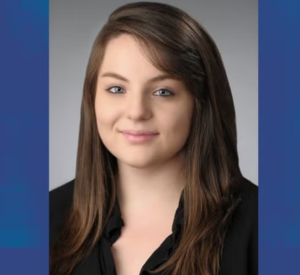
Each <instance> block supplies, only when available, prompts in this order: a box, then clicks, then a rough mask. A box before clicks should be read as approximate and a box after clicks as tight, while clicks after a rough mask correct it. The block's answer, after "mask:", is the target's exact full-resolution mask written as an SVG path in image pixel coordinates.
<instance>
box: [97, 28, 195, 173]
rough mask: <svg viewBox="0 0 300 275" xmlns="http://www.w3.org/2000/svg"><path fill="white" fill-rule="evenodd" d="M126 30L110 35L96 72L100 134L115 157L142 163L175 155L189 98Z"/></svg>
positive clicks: (185, 128)
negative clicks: (122, 32) (125, 32)
mask: <svg viewBox="0 0 300 275" xmlns="http://www.w3.org/2000/svg"><path fill="white" fill-rule="evenodd" d="M162 76H166V74H165V73H163V72H161V71H160V70H158V69H157V68H155V67H154V66H153V65H152V64H151V63H150V62H149V61H148V60H147V59H146V57H145V55H144V54H143V52H142V51H141V50H140V48H139V44H137V42H136V41H135V40H134V38H132V37H131V36H129V35H126V34H123V35H121V36H119V37H117V38H114V39H112V40H110V42H109V43H108V45H107V47H106V51H105V55H104V59H103V61H102V64H101V68H100V70H99V74H98V81H97V89H96V99H95V111H96V118H97V126H98V131H99V135H100V137H101V139H102V141H103V143H104V145H105V146H106V148H107V149H108V150H109V151H110V152H111V153H112V154H113V155H114V156H115V157H116V158H117V159H118V161H119V162H122V163H124V164H127V165H129V166H133V167H137V168H145V167H150V166H153V165H158V164H163V163H164V162H166V161H168V160H170V159H172V158H174V157H175V156H177V155H178V153H179V152H180V150H181V149H182V147H183V146H184V144H185V142H186V140H187V137H188V135H189V131H190V125H191V117H192V112H193V99H192V96H191V94H190V93H189V92H188V90H187V89H186V87H185V85H184V83H183V82H182V81H179V80H178V79H172V78H169V77H167V78H165V77H162Z"/></svg>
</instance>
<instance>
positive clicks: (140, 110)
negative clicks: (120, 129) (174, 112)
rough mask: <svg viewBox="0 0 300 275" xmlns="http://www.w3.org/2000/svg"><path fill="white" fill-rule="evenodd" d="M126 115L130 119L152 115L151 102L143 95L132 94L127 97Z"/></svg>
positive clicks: (141, 118) (147, 117)
mask: <svg viewBox="0 0 300 275" xmlns="http://www.w3.org/2000/svg"><path fill="white" fill-rule="evenodd" d="M127 100H128V102H127V105H126V112H127V117H128V118H129V119H131V120H146V119H149V118H150V117H151V116H152V111H151V106H150V105H151V104H150V102H149V99H147V98H146V96H145V95H143V94H139V95H137V94H136V93H135V94H132V95H131V96H130V97H128V98H127Z"/></svg>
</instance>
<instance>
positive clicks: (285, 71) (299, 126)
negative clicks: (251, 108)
mask: <svg viewBox="0 0 300 275" xmlns="http://www.w3.org/2000/svg"><path fill="white" fill-rule="evenodd" d="M259 185H260V189H259V271H260V272H259V274H262V275H269V274H273V275H275V274H280V275H282V274H300V269H299V260H300V2H299V1H291V0H285V1H278V0H275V1H267V0H260V1H259Z"/></svg>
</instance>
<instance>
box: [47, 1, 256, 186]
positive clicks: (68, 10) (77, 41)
mask: <svg viewBox="0 0 300 275" xmlns="http://www.w3.org/2000/svg"><path fill="white" fill-rule="evenodd" d="M130 2H136V1H120V0H119V1H117V0H110V1H109V2H107V1H103V0H102V1H100V0H98V1H96V0H84V1H83V0H50V45H49V47H50V49H49V52H50V56H49V63H50V68H49V69H50V76H49V77H50V79H49V81H50V95H49V96H50V98H49V102H50V106H49V109H50V114H49V115H50V129H49V131H50V137H49V139H50V140H49V142H50V144H49V146H50V167H49V169H50V179H49V181H50V185H49V189H50V190H52V189H54V188H56V187H58V186H60V185H62V184H64V183H66V182H67V181H69V180H71V179H73V178H74V176H75V162H76V154H77V141H78V132H79V119H80V104H81V96H82V87H83V81H84V75H85V69H86V65H87V60H88V57H89V54H90V50H91V47H92V44H93V41H94V39H95V37H96V35H97V34H98V32H99V31H100V29H101V27H102V26H103V25H104V24H105V22H106V21H107V19H108V16H109V14H110V13H111V12H112V11H113V10H114V9H116V8H117V7H119V6H121V5H123V4H126V3H130ZM156 2H163V3H168V4H171V5H174V6H176V7H178V8H181V9H183V10H184V11H186V12H187V13H188V14H190V15H191V16H192V17H193V18H195V19H196V20H197V21H198V22H199V23H200V24H202V25H203V26H204V27H205V28H206V29H207V30H208V32H209V33H210V34H211V36H212V37H213V39H214V40H215V42H216V44H217V46H218V48H219V50H220V52H221V55H222V58H223V61H224V64H225V68H226V71H227V75H228V78H229V82H230V85H231V89H232V93H233V98H234V102H235V108H236V115H237V129H238V150H239V157H240V167H241V170H242V173H243V175H244V176H245V177H246V178H248V179H249V180H251V181H252V182H254V183H255V184H258V3H257V0H202V1H201V0H200V1H196V0H195V1H192V0H185V1H182V0H177V1H175V0H172V1H156Z"/></svg>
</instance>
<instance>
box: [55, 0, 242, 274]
mask: <svg viewBox="0 0 300 275" xmlns="http://www.w3.org/2000/svg"><path fill="white" fill-rule="evenodd" d="M121 34H129V35H131V36H132V37H133V38H134V39H136V41H137V42H138V43H140V45H141V46H142V47H141V48H142V49H143V50H144V52H145V55H146V56H147V58H149V60H150V62H151V63H152V64H153V65H154V66H156V67H157V68H158V69H159V70H161V71H164V72H167V73H169V74H172V75H174V76H177V77H179V78H180V79H182V80H183V81H184V83H185V84H186V85H187V87H188V90H189V91H190V92H191V93H192V95H193V98H194V112H193V117H192V124H191V125H192V126H191V131H190V134H189V137H188V140H187V142H186V144H185V146H184V148H183V149H184V152H185V157H186V161H185V164H186V165H185V170H184V173H185V176H186V179H187V184H186V187H185V188H184V191H183V194H184V218H183V227H182V233H181V240H180V242H179V244H178V247H177V248H176V250H175V252H174V254H173V255H172V256H171V257H170V259H169V260H168V261H167V262H166V263H165V264H164V265H162V266H161V267H160V268H159V269H157V270H158V271H168V272H170V273H169V274H174V275H175V274H176V275H179V274H180V275H184V274H187V275H190V274H202V275H209V274H218V273H219V271H220V259H221V255H222V249H223V243H224V237H225V233H226V230H227V228H228V225H229V223H230V219H231V216H232V213H233V210H234V208H235V207H236V205H237V203H238V201H239V194H238V188H237V187H238V182H239V180H240V179H241V177H242V175H241V172H240V169H239V164H238V154H237V134H236V122H235V110H234V104H233V99H232V94H231V90H230V86H229V83H228V79H227V76H226V72H225V69H224V66H223V63H222V60H221V56H220V54H219V51H218V49H217V47H216V45H215V43H214V41H213V40H212V38H211V37H210V35H209V34H208V33H207V32H206V31H205V30H204V29H203V27H202V26H201V25H200V24H199V23H198V22H196V21H195V20H194V19H192V18H191V17H190V16H189V15H188V14H186V13H185V12H183V11H182V10H180V9H178V8H175V7H172V6H170V5H167V4H160V3H151V2H138V3H131V4H127V5H124V6H122V7H120V8H118V9H117V10H115V11H114V12H113V13H112V14H111V15H110V17H109V20H108V22H107V23H106V25H104V27H103V28H102V30H101V31H100V33H99V35H98V36H97V38H96V40H95V42H94V45H93V48H92V51H91V55H90V58H89V61H88V65H87V70H86V76H85V82H84V90H83V98H82V106H81V119H80V132H79V144H78V155H77V168H76V178H75V187H74V198H73V204H72V208H71V211H70V214H69V216H68V219H67V221H66V224H65V227H64V229H63V231H62V233H61V235H60V239H59V240H58V242H57V244H56V246H55V247H54V248H53V250H52V251H51V261H50V274H51V275H67V274H70V273H71V271H72V270H73V269H74V268H75V267H76V266H77V264H78V263H79V262H80V261H81V260H82V259H83V258H84V257H86V256H87V255H88V254H89V253H90V252H91V250H92V248H93V247H94V246H95V244H96V243H97V242H98V240H99V238H100V236H101V234H102V231H103V228H104V226H105V224H106V221H107V219H108V217H109V215H110V213H111V211H112V208H113V205H114V203H115V200H116V182H115V175H116V172H117V162H116V159H115V157H114V156H113V155H112V154H111V153H110V152H109V151H108V150H107V149H106V147H105V146H104V145H103V143H102V141H101V139H100V137H99V134H98V130H97V124H96V116H95V106H94V104H95V92H96V84H97V76H98V71H99V67H100V65H101V61H102V58H103V55H104V51H105V47H106V45H107V43H108V42H109V40H110V39H112V38H114V37H117V36H119V35H121Z"/></svg>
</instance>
